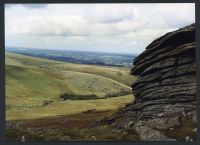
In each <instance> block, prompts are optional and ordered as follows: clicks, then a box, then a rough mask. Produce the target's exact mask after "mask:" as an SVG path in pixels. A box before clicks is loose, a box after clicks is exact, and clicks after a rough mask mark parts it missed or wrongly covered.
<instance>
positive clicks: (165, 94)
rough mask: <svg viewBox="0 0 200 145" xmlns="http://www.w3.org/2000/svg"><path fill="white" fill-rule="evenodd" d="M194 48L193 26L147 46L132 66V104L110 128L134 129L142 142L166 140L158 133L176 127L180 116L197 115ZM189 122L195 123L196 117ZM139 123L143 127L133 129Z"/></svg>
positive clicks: (116, 118) (119, 113) (121, 112)
mask: <svg viewBox="0 0 200 145" xmlns="http://www.w3.org/2000/svg"><path fill="white" fill-rule="evenodd" d="M195 48H196V42H195V24H192V25H189V26H186V27H184V28H181V29H178V30H176V31H173V32H169V33H167V34H165V35H164V36H162V37H160V38H158V39H156V40H154V41H153V42H152V43H151V44H150V45H148V46H147V47H146V50H145V51H144V52H143V53H141V54H140V55H139V56H138V57H137V58H135V59H134V62H133V64H134V67H133V69H132V75H135V76H137V78H138V79H137V80H136V82H134V84H133V85H132V90H133V94H134V96H135V102H133V103H132V104H129V105H127V106H126V107H125V108H123V109H121V110H120V111H119V112H118V113H117V114H115V115H114V118H115V119H113V122H112V123H111V124H112V125H113V126H117V127H118V128H127V126H128V128H132V129H134V130H135V132H136V133H138V134H139V135H141V139H142V140H167V137H165V136H164V135H162V134H161V133H159V131H158V130H159V129H167V128H169V129H170V128H173V127H175V126H179V125H180V122H179V118H180V117H181V116H183V112H184V115H185V114H187V113H188V112H193V114H196V113H195V112H196V58H195ZM112 118H113V116H112ZM192 119H193V121H194V122H196V121H197V120H196V116H195V115H193V118H192ZM140 121H143V123H144V125H143V126H140V127H132V126H135V125H133V124H136V122H140ZM130 122H131V123H130ZM157 129H158V130H157ZM149 132H151V133H150V134H148V133H149ZM144 134H145V136H142V135H144Z"/></svg>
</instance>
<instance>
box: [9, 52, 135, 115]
mask: <svg viewBox="0 0 200 145" xmlns="http://www.w3.org/2000/svg"><path fill="white" fill-rule="evenodd" d="M88 67H91V68H90V69H89V68H88ZM104 69H105V71H102V70H104ZM86 70H87V71H86ZM113 70H114V71H113ZM90 71H91V72H92V73H90ZM101 71H102V73H101ZM117 73H118V74H117ZM120 73H122V74H123V75H126V76H127V77H126V79H127V80H129V78H130V75H129V73H128V70H126V69H124V68H122V69H120V68H116V67H105V68H103V67H98V66H92V65H91V66H89V65H78V64H72V63H65V62H59V61H51V60H46V59H39V58H33V57H28V56H23V55H18V54H11V53H6V107H7V108H6V109H7V112H6V118H7V119H16V118H18V117H20V118H37V117H42V116H53V115H66V114H73V113H79V112H81V111H85V110H87V109H96V108H99V109H100V110H101V109H102V108H103V109H105V110H106V109H110V108H111V109H112V108H117V107H119V106H121V105H125V104H126V103H128V102H130V101H132V100H133V96H132V95H128V99H127V98H126V99H125V98H124V99H123V97H116V98H108V100H107V99H100V100H67V101H61V98H60V95H62V94H65V93H68V94H78V95H83V96H84V95H91V94H95V95H96V96H98V97H99V98H102V97H105V96H113V95H114V96H123V95H122V94H123V93H122V92H128V93H129V92H130V93H131V88H130V87H129V86H127V84H123V83H122V81H119V80H120V79H119V78H120V77H118V79H113V78H115V77H116V75H119V74H120ZM102 74H104V75H102ZM122 74H120V75H122ZM110 75H113V76H114V77H113V78H112V77H109V76H110ZM106 76H107V77H106ZM121 77H122V76H121ZM133 79H135V78H133ZM125 97H127V96H125ZM119 98H120V99H119ZM45 100H51V101H52V102H51V103H50V104H48V105H47V106H44V102H45ZM101 104H104V105H103V106H102V105H101ZM56 108H57V109H56ZM48 110H49V111H48ZM61 110H62V111H61ZM63 110H64V111H63ZM16 114H18V115H19V116H18V115H17V116H16ZM27 114H29V115H27ZM23 116H27V117H23ZM18 119H19V118H18Z"/></svg>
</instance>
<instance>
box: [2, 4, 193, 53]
mask: <svg viewBox="0 0 200 145" xmlns="http://www.w3.org/2000/svg"><path fill="white" fill-rule="evenodd" d="M194 22H195V4H193V3H179V4H178V3H173V4H170V3H165V4H164V3H162V4H152V3H147V4H6V5H5V44H6V46H7V47H9V46H12V47H25V48H35V49H37V48H43V49H55V50H76V51H77V50H78V51H102V52H113V53H129V54H139V53H141V52H142V51H144V50H145V47H146V46H147V45H148V44H149V43H151V42H152V41H153V40H154V39H156V38H158V37H160V36H162V35H164V34H165V33H167V32H170V31H173V30H176V29H179V28H181V27H184V26H187V25H190V24H192V23H194Z"/></svg>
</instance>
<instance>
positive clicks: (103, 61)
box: [6, 47, 135, 67]
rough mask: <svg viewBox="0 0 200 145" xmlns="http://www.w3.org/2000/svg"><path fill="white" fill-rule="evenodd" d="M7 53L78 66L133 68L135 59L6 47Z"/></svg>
mask: <svg viewBox="0 0 200 145" xmlns="http://www.w3.org/2000/svg"><path fill="white" fill-rule="evenodd" d="M6 51H7V52H14V53H18V54H23V55H28V56H34V57H39V58H47V59H50V60H59V61H64V62H72V63H77V64H93V65H102V66H120V67H132V59H133V57H135V56H134V55H130V54H115V53H103V52H83V51H70V50H46V49H33V48H18V47H6Z"/></svg>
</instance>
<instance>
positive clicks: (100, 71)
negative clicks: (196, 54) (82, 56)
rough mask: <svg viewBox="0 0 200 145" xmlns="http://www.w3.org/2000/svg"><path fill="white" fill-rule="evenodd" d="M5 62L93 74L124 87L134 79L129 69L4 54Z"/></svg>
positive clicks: (58, 70)
mask: <svg viewBox="0 0 200 145" xmlns="http://www.w3.org/2000/svg"><path fill="white" fill-rule="evenodd" d="M6 61H7V64H9V63H10V64H14V63H17V64H18V65H19V64H22V65H23V66H36V67H38V68H46V69H47V68H49V69H53V70H56V71H57V72H60V71H63V70H65V71H76V72H83V73H89V74H95V75H99V76H103V77H106V78H110V79H112V80H115V81H117V82H120V83H123V84H125V85H128V86H130V85H131V84H132V83H133V81H134V80H135V77H133V76H132V75H130V72H129V71H130V69H126V68H120V67H109V66H95V65H82V64H81V65H80V64H74V63H66V62H60V61H52V60H47V59H41V58H34V57H29V56H24V55H19V54H13V53H6Z"/></svg>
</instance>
